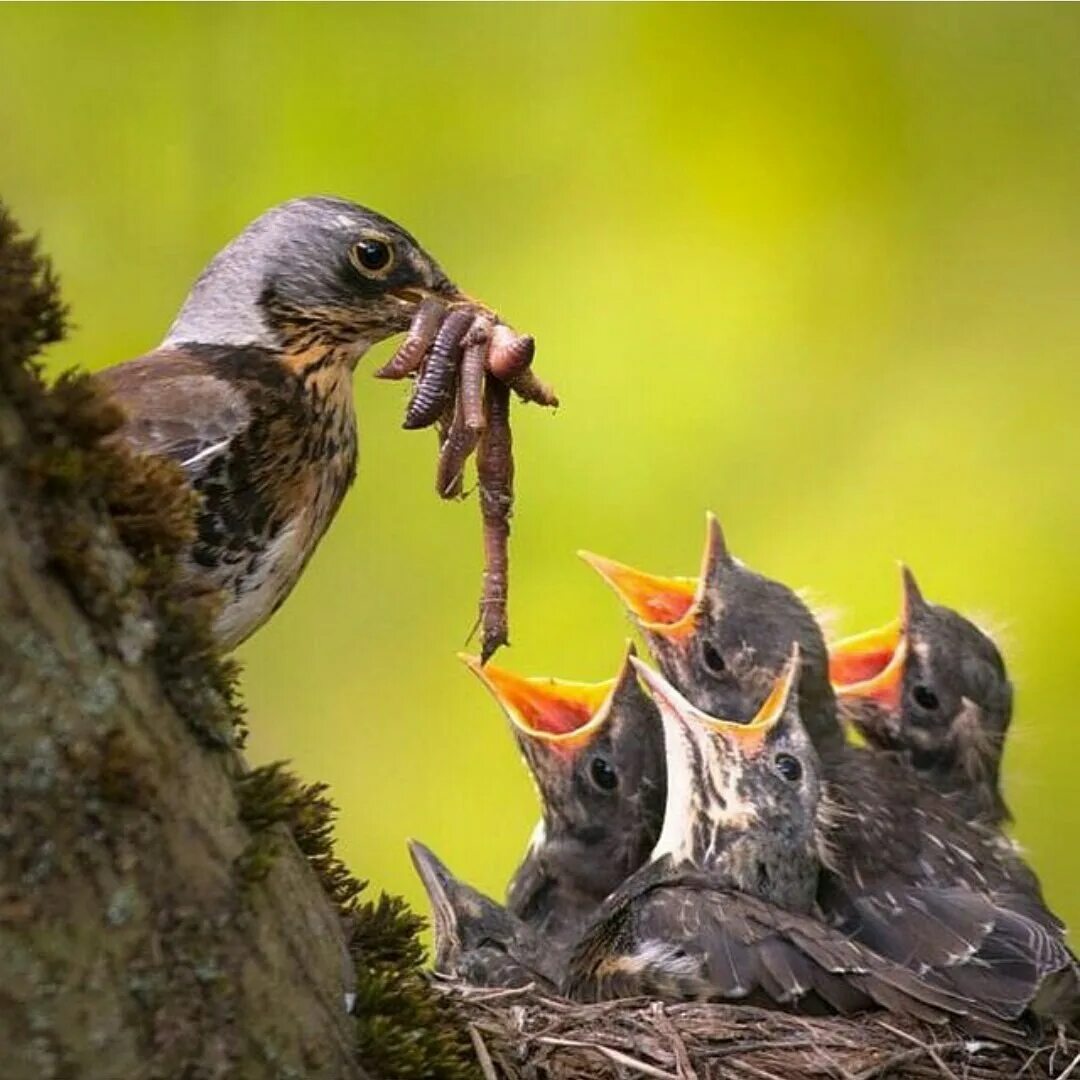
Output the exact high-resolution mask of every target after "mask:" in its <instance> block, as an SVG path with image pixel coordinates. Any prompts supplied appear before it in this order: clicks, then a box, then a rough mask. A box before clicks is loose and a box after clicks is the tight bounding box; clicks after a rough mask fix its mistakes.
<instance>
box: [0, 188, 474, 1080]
mask: <svg viewBox="0 0 1080 1080" xmlns="http://www.w3.org/2000/svg"><path fill="white" fill-rule="evenodd" d="M64 322H65V311H64V308H63V306H62V304H61V302H60V300H59V298H58V291H57V288H56V284H55V281H54V280H53V277H52V274H51V271H50V269H49V266H48V263H47V262H46V260H44V259H43V258H42V257H41V256H40V255H39V254H38V253H37V250H36V245H35V244H34V243H33V242H30V241H27V240H25V239H23V238H22V237H20V236H19V233H18V230H17V228H16V226H15V225H14V223H13V222H12V220H11V218H10V216H9V214H8V213H7V211H6V210H5V208H4V207H3V206H2V205H0V1077H3V1080H61V1078H75V1077H78V1078H80V1080H98V1078H100V1080H121V1078H123V1080H129V1078H130V1080H135V1078H138V1080H159V1078H160V1080H181V1078H190V1080H210V1078H224V1077H230V1078H231V1077H238V1078H247V1077H253V1078H255V1077H259V1078H262V1077H268V1078H283V1080H284V1078H297V1080H301V1078H316V1077H332V1078H334V1080H350V1078H366V1077H369V1076H380V1077H382V1076H394V1077H398V1078H401V1080H414V1078H420V1077H425V1078H432V1080H434V1078H446V1080H459V1078H462V1077H466V1076H472V1075H475V1074H476V1071H477V1066H476V1061H475V1057H474V1056H473V1054H472V1051H471V1048H470V1043H469V1039H468V1036H467V1035H466V1034H465V1033H464V1031H463V1029H462V1027H461V1024H460V1020H459V1017H458V1015H457V1012H456V1010H455V1009H454V1008H453V1007H452V1006H451V1005H449V1004H447V1003H446V1002H445V1000H444V999H443V997H442V996H441V995H438V994H436V993H435V992H434V991H433V990H432V989H431V988H430V986H429V985H428V983H427V981H426V979H425V978H424V976H423V974H422V971H421V964H422V960H423V953H422V950H421V948H420V945H419V942H418V938H417V931H418V928H419V926H420V921H419V920H418V919H416V918H415V917H414V916H412V915H411V914H410V913H409V912H408V910H407V909H406V908H405V907H404V905H403V904H401V902H400V901H397V900H394V899H393V898H387V897H381V898H380V899H379V900H377V901H374V902H361V900H360V894H361V891H362V889H363V886H362V885H361V883H360V882H358V881H357V880H356V879H355V878H354V877H352V876H351V874H349V872H348V871H347V870H346V869H345V867H344V866H343V865H342V864H341V863H340V862H339V861H338V860H337V859H336V858H335V856H334V854H333V849H332V835H331V834H332V820H333V815H334V809H333V806H332V804H331V803H330V802H329V800H328V799H327V798H326V795H325V792H324V791H323V789H322V787H321V786H320V785H317V784H313V785H310V786H304V785H302V784H301V783H299V781H297V780H296V779H295V777H293V776H291V775H290V774H289V773H288V772H287V771H286V770H284V769H283V768H281V767H280V766H276V765H275V766H269V767H264V768H261V769H255V770H250V769H248V768H247V766H246V765H245V763H244V761H243V759H242V757H241V755H240V753H239V749H238V747H239V745H240V744H241V741H242V725H241V724H240V718H241V712H240V709H239V707H238V705H237V703H236V700H235V698H234V683H235V672H234V671H233V670H232V669H231V667H230V666H229V664H228V663H227V662H223V661H222V660H221V659H219V658H218V657H217V656H216V655H215V651H214V648H213V643H212V639H211V637H210V633H209V626H210V614H211V612H210V610H209V609H208V608H207V607H206V601H205V600H200V599H197V598H191V597H186V596H184V595H183V592H182V590H180V589H179V588H178V586H177V581H176V574H175V554H176V551H177V549H178V548H179V547H180V546H182V545H183V544H184V543H185V542H186V541H187V539H189V538H190V535H191V529H192V520H193V518H192V511H193V508H194V502H193V500H194V496H193V495H192V493H191V491H190V489H188V487H187V485H186V484H185V483H184V481H183V477H182V475H181V474H180V473H179V471H178V470H176V469H175V467H173V466H172V465H170V464H169V463H167V462H162V461H157V460H155V459H145V458H136V457H133V456H132V455H130V454H128V453H127V452H126V451H125V450H124V449H123V448H122V447H117V446H113V445H111V444H110V442H109V438H108V436H109V433H110V432H111V431H112V430H115V428H116V425H117V424H118V422H119V416H118V414H117V413H116V411H115V409H114V407H113V406H112V405H111V404H110V403H109V402H108V401H107V400H105V399H103V398H102V397H101V395H100V394H99V392H98V391H97V390H96V388H95V385H94V383H93V381H92V380H90V379H88V378H86V377H71V378H62V379H61V380H60V381H59V382H58V383H57V384H56V385H55V386H53V387H52V388H46V386H45V385H44V383H43V381H42V379H41V378H40V372H39V370H38V368H37V366H36V361H35V359H34V358H35V357H36V355H37V354H38V352H39V351H40V350H41V349H42V348H43V347H45V346H47V345H48V344H49V343H51V342H53V341H55V340H57V339H58V338H59V337H60V336H61V335H62V333H63V328H64ZM350 1009H351V1012H350Z"/></svg>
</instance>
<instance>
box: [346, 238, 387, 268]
mask: <svg viewBox="0 0 1080 1080" xmlns="http://www.w3.org/2000/svg"><path fill="white" fill-rule="evenodd" d="M352 258H353V262H354V263H355V264H356V266H357V268H358V269H359V270H361V271H364V270H367V271H369V272H371V273H373V274H374V273H379V272H380V271H382V270H386V269H388V268H389V266H390V263H391V262H392V261H393V258H394V253H393V252H392V251H391V250H390V245H389V244H387V243H386V242H385V241H384V240H376V239H374V238H372V237H366V238H365V239H363V240H357V241H356V243H355V244H353V248H352Z"/></svg>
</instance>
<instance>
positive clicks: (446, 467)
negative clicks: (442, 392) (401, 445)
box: [435, 313, 492, 499]
mask: <svg viewBox="0 0 1080 1080" xmlns="http://www.w3.org/2000/svg"><path fill="white" fill-rule="evenodd" d="M491 328H492V323H491V319H490V318H489V317H488V316H487V315H485V314H483V313H481V314H478V315H477V316H476V317H475V319H474V320H473V322H472V325H471V326H470V327H469V330H468V333H466V335H465V337H464V339H463V340H462V360H461V371H460V373H459V375H458V389H457V395H456V399H455V405H454V410H453V419H452V421H451V422H450V427H449V430H448V431H447V432H446V437H445V439H444V440H443V442H442V448H441V451H440V453H439V468H438V473H437V476H436V481H435V489H436V491H438V493H439V495H441V496H442V497H443V498H444V499H453V498H457V497H458V496H460V495H461V487H462V483H461V482H462V477H463V475H464V472H465V462H466V461H468V460H469V457H470V456H471V454H472V452H473V451H474V450H475V449H476V444H477V442H478V441H479V439H480V432H481V431H482V430H483V427H484V361H485V359H486V358H487V352H488V345H489V343H490V341H491Z"/></svg>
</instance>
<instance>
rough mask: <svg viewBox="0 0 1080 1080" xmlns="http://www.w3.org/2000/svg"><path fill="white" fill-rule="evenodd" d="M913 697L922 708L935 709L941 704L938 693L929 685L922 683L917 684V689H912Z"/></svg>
mask: <svg viewBox="0 0 1080 1080" xmlns="http://www.w3.org/2000/svg"><path fill="white" fill-rule="evenodd" d="M911 697H912V699H913V700H914V702H915V704H916V705H918V706H919V708H920V709H927V710H930V711H933V710H934V709H936V708H937V707H938V704H939V702H938V696H937V694H935V693H934V691H933V690H931V689H930V687H929V686H924V685H923V684H922V683H919V684H917V685H916V687H915V689H914V690H912V691H911Z"/></svg>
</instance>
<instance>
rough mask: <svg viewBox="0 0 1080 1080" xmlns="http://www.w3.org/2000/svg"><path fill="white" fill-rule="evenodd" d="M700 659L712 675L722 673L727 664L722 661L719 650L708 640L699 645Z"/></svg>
mask: <svg viewBox="0 0 1080 1080" xmlns="http://www.w3.org/2000/svg"><path fill="white" fill-rule="evenodd" d="M701 659H702V661H704V664H705V667H707V668H708V669H709V671H711V672H712V673H713V674H714V675H723V674H724V672H725V671H726V670H727V664H725V663H724V658H723V657H722V656H721V655H720V650H719V649H717V648H716V646H714V645H713V644H712V643H711V642H709V641H706V642H704V643H703V644H702V646H701Z"/></svg>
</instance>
